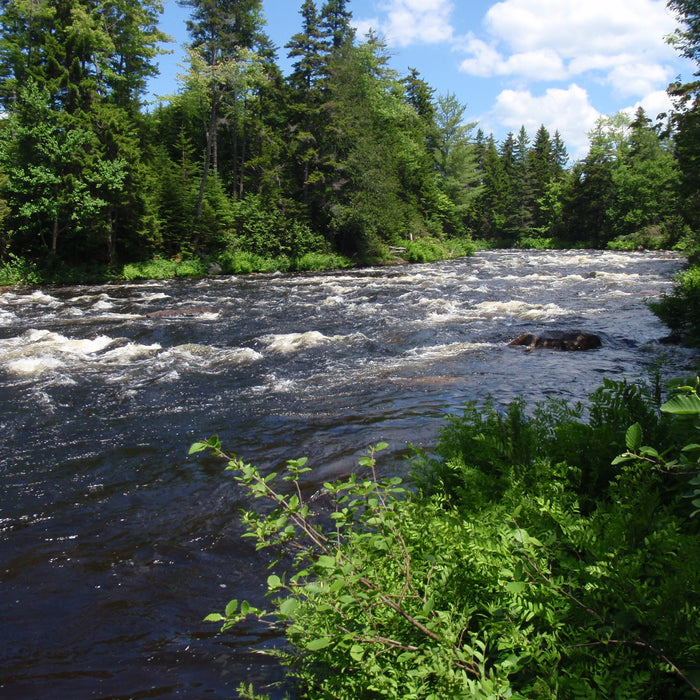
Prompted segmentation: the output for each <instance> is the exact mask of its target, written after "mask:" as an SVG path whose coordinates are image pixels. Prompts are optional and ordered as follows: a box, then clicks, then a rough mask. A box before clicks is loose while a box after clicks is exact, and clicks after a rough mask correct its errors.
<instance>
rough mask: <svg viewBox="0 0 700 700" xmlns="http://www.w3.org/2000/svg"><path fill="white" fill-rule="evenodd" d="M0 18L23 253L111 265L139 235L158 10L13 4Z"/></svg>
mask: <svg viewBox="0 0 700 700" xmlns="http://www.w3.org/2000/svg"><path fill="white" fill-rule="evenodd" d="M1 8H2V17H1V19H2V26H3V33H2V41H1V42H0V99H2V102H3V105H4V107H5V109H6V111H7V113H8V114H9V125H8V126H9V138H7V139H6V140H5V141H4V143H3V153H2V159H3V162H4V163H5V166H6V172H7V173H8V180H7V183H6V188H7V191H8V193H10V195H11V196H10V197H9V199H10V200H11V201H12V212H11V225H13V226H16V227H17V232H18V237H17V241H18V242H19V241H20V240H22V241H24V245H27V246H28V248H29V249H36V246H37V245H38V244H39V242H41V245H43V247H44V248H45V250H47V251H50V253H51V254H52V255H54V256H59V257H63V258H64V259H70V260H71V261H81V260H82V259H85V258H90V259H96V258H98V259H99V258H102V259H106V260H108V261H110V262H112V261H114V259H115V256H116V241H117V239H118V238H120V237H122V236H124V235H126V236H129V235H132V234H131V233H130V232H133V231H135V230H139V229H140V227H141V222H140V221H135V220H134V216H135V215H137V213H138V212H140V211H142V210H143V207H142V204H143V201H142V196H141V194H140V191H139V189H140V188H139V186H138V182H139V180H138V173H139V169H140V164H141V157H142V151H141V143H140V141H141V134H140V133H139V128H140V118H139V114H138V113H139V106H140V102H139V100H140V98H141V96H142V94H143V91H144V89H145V80H146V78H147V77H148V76H149V75H152V74H153V73H154V72H155V68H154V66H153V65H152V59H153V58H154V56H155V53H156V50H157V49H156V45H157V43H158V42H159V41H161V40H162V39H163V35H162V33H161V32H160V31H158V29H157V28H156V26H155V22H156V15H157V13H158V12H159V8H160V5H159V4H158V3H156V2H152V1H151V0H148V1H146V2H143V3H139V2H134V3H129V4H127V5H123V6H122V5H119V4H118V3H117V2H116V0H115V1H114V2H112V1H100V0H6V1H5V2H3V3H2V5H1ZM127 35H128V40H127ZM127 74H128V75H127ZM42 100H43V103H42ZM38 172H40V173H41V176H40V177H38V178H36V177H35V176H34V173H38ZM50 192H53V196H54V198H55V202H54V203H51V202H50V201H49V200H48V199H47V198H50V194H49V193H50ZM36 207H38V209H36V216H28V213H29V212H30V211H32V210H33V209H34V208H36ZM47 231H49V232H50V236H48V237H47V236H46V232H47Z"/></svg>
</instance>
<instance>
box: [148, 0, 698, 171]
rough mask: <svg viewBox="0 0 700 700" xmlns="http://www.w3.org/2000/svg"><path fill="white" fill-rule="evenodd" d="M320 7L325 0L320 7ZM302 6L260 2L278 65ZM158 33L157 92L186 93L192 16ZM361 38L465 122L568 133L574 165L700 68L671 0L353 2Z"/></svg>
mask: <svg viewBox="0 0 700 700" xmlns="http://www.w3.org/2000/svg"><path fill="white" fill-rule="evenodd" d="M322 4H323V0H317V5H318V6H319V7H320V6H321V5H322ZM301 5H302V0H263V9H264V15H265V18H266V20H267V27H266V31H267V34H268V36H269V37H270V39H271V40H272V42H273V43H274V44H275V45H276V46H277V47H278V65H279V66H280V68H281V69H282V71H283V73H284V74H285V75H286V74H288V73H289V69H290V63H289V61H288V59H287V55H286V54H287V51H286V49H284V45H285V44H286V43H287V42H288V41H289V39H290V38H291V37H292V35H293V34H295V33H296V32H299V31H301V15H300V14H299V9H300V8H301ZM164 8H165V9H164V13H163V16H162V21H161V25H160V26H161V29H163V31H165V32H166V33H167V34H169V35H170V36H171V37H172V38H173V39H175V42H174V43H172V44H170V45H169V48H170V49H172V50H173V53H172V54H170V55H168V56H162V57H160V59H159V69H160V73H161V75H160V76H159V78H157V79H155V80H153V81H152V82H151V84H150V86H149V89H150V93H151V96H153V95H167V94H172V93H175V92H177V89H178V84H177V79H176V76H177V74H178V73H182V72H183V68H182V67H181V66H182V63H183V59H182V46H183V45H184V44H185V43H186V42H187V41H188V40H189V38H188V35H187V31H186V27H185V21H186V19H187V16H188V11H187V10H186V9H185V8H182V7H180V6H179V5H178V4H177V0H165V2H164ZM348 9H349V10H350V11H351V12H352V15H353V25H354V26H355V28H356V30H357V36H358V38H362V37H364V36H366V33H367V31H368V30H369V29H370V28H371V29H372V30H374V32H375V33H377V34H378V35H379V36H380V37H382V38H383V39H384V41H385V42H386V43H387V46H388V50H389V53H390V54H391V61H390V65H391V67H392V68H394V69H395V70H396V71H398V72H399V74H400V75H401V76H403V75H406V74H407V73H408V72H409V68H415V69H416V70H418V72H419V73H420V76H421V77H422V78H423V80H425V81H426V82H427V83H428V84H429V85H430V86H431V87H432V88H434V90H435V94H436V95H447V94H454V95H455V96H456V97H457V99H458V100H459V101H460V102H461V103H462V104H463V105H466V109H465V113H464V115H465V121H467V122H477V123H478V127H477V128H480V129H482V130H483V131H484V133H486V134H489V133H492V134H493V135H494V137H495V138H496V139H497V140H498V141H502V140H503V139H504V138H505V137H506V135H507V134H508V132H513V133H514V134H517V132H518V131H519V130H520V127H521V126H525V128H526V130H527V132H528V134H529V135H530V136H531V137H534V135H535V133H536V131H537V129H538V128H539V126H540V125H542V124H544V126H545V127H546V128H547V129H548V131H549V132H550V134H552V135H553V134H554V132H555V131H559V133H560V134H561V136H562V138H563V140H564V142H565V143H566V145H567V149H568V152H569V155H570V157H571V158H572V160H576V159H579V158H582V157H584V156H585V153H586V151H587V148H588V143H589V141H588V137H587V133H588V132H589V131H590V130H591V129H592V128H593V127H594V125H595V122H596V120H597V119H598V118H599V117H600V116H602V115H611V114H615V113H616V112H619V111H621V110H629V111H631V112H634V111H635V110H636V109H637V107H638V106H640V105H641V106H642V107H643V108H644V109H645V111H646V113H647V115H648V116H650V117H652V118H655V117H656V115H657V114H659V113H661V112H666V111H668V110H669V108H670V102H669V100H668V97H667V95H666V87H667V86H668V84H669V83H670V82H672V81H674V80H675V79H676V78H677V77H678V76H680V77H681V79H682V80H683V81H689V80H691V79H692V77H693V73H694V71H695V70H696V69H697V66H695V64H693V63H692V62H690V61H688V60H686V59H682V58H681V57H679V55H678V53H677V51H676V50H675V49H674V48H673V47H671V46H669V45H668V43H667V41H666V37H667V36H668V35H670V34H672V33H673V31H674V30H675V29H676V27H677V26H678V24H677V21H676V19H675V17H674V16H673V14H672V13H671V12H670V11H669V10H668V9H667V8H666V0H501V1H500V2H491V1H489V0H351V1H350V2H349V3H348Z"/></svg>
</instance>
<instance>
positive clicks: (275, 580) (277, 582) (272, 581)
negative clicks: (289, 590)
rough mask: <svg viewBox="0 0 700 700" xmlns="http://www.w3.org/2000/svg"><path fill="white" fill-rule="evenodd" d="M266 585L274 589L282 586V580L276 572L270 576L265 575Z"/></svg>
mask: <svg viewBox="0 0 700 700" xmlns="http://www.w3.org/2000/svg"><path fill="white" fill-rule="evenodd" d="M267 587H268V588H269V589H270V590H271V591H275V590H277V589H278V588H282V580H281V579H280V577H279V576H277V575H276V574H272V575H271V576H268V577H267Z"/></svg>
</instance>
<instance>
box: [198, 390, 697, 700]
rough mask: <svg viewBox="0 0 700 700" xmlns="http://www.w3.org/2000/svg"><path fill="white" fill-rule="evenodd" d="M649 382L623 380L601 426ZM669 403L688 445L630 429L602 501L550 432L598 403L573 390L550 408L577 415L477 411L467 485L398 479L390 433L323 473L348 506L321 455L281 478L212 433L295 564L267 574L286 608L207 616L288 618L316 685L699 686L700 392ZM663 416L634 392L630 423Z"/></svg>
mask: <svg viewBox="0 0 700 700" xmlns="http://www.w3.org/2000/svg"><path fill="white" fill-rule="evenodd" d="M686 391H688V390H687V389H686ZM644 395H645V394H644V392H641V393H639V394H636V393H635V392H634V391H633V390H630V389H629V385H624V386H620V385H617V386H614V385H612V384H608V385H606V386H604V387H603V388H602V389H601V392H600V393H599V394H598V395H597V396H595V397H594V404H593V406H592V407H591V411H590V414H591V416H592V422H593V423H596V422H600V421H603V420H605V419H606V416H607V417H609V416H610V415H611V412H612V411H613V409H614V407H615V406H618V405H619V402H620V401H621V400H622V397H625V396H626V397H628V398H630V397H631V399H632V404H637V403H638V399H640V400H641V399H642V398H643V396H644ZM663 410H665V411H666V412H667V413H672V414H673V413H675V414H679V413H681V414H683V413H685V414H687V415H688V417H689V418H690V419H691V422H688V421H686V423H685V427H684V428H683V430H681V431H680V432H678V431H676V432H673V431H671V433H672V434H673V435H675V436H676V438H677V437H678V435H680V434H683V435H685V438H684V439H687V440H689V441H690V442H689V443H688V446H686V447H684V448H682V445H681V446H680V447H679V446H677V445H674V446H673V447H669V450H672V451H673V456H675V458H672V455H671V454H670V453H669V454H666V456H664V457H662V456H661V454H660V451H657V450H654V449H652V448H649V447H643V446H642V445H643V444H644V443H643V441H642V438H643V435H644V431H643V428H642V423H641V422H638V423H635V424H633V425H632V426H631V427H628V428H627V430H626V431H625V433H624V435H623V444H624V447H623V450H626V451H624V452H623V454H621V455H620V456H619V457H617V458H615V459H613V460H612V461H613V463H614V466H615V467H616V468H615V470H614V472H612V473H611V479H610V481H609V482H608V483H607V484H606V485H605V486H603V485H602V484H601V485H600V494H599V498H598V499H597V500H596V502H595V504H594V505H593V506H592V507H590V508H589V509H588V512H587V513H584V512H582V510H581V508H580V507H579V499H578V489H579V483H578V478H577V474H578V472H579V471H580V470H579V469H578V468H576V467H574V466H571V465H570V464H569V463H568V462H569V461H571V464H575V462H576V460H577V458H578V455H576V454H569V455H566V456H565V457H568V459H567V460H566V461H557V462H555V461H553V460H551V459H549V457H548V456H547V454H546V451H547V447H546V446H543V445H542V444H540V438H542V437H544V438H545V442H546V443H547V445H549V447H551V446H552V444H553V441H556V440H557V435H560V433H561V430H560V428H561V429H564V430H570V428H571V423H572V421H573V422H576V421H574V418H575V417H576V416H577V415H578V413H579V411H580V409H579V408H576V409H570V408H568V407H565V406H564V405H563V404H559V405H558V406H557V408H556V409H555V410H554V411H553V413H552V414H551V415H556V416H558V417H559V418H560V419H561V420H562V421H563V425H562V426H560V425H559V423H558V421H556V420H555V421H554V422H552V418H551V415H550V414H546V415H540V416H536V417H532V418H530V417H528V416H527V415H526V413H525V404H524V403H523V402H522V401H517V402H514V403H513V404H511V406H510V407H509V409H508V410H507V411H506V412H505V413H504V414H500V413H499V412H498V411H496V409H495V407H493V405H492V404H490V405H489V406H487V407H486V409H485V411H484V414H483V415H482V414H480V413H479V411H478V410H477V409H476V407H474V406H473V405H470V406H468V407H467V411H466V412H465V416H464V417H462V418H461V419H453V420H452V422H451V424H448V426H447V427H446V429H445V431H444V432H443V434H442V435H441V445H440V451H441V452H443V453H444V458H443V459H444V462H445V463H446V466H444V467H443V472H442V474H443V475H444V474H449V472H450V471H456V472H457V479H456V482H449V481H448V480H444V479H442V475H438V476H437V478H436V479H435V480H434V481H433V485H434V486H435V485H437V486H438V487H437V488H433V489H432V493H426V492H421V491H418V492H416V491H415V490H414V489H406V488H405V487H404V485H403V484H402V483H401V480H400V479H398V478H391V479H380V478H379V477H378V475H377V463H376V455H377V452H379V451H380V450H382V449H383V448H384V447H386V445H385V444H379V445H377V446H376V447H375V448H372V449H371V450H370V453H369V455H368V456H367V457H365V458H363V459H362V460H360V469H361V475H360V476H356V475H353V476H351V477H349V478H348V479H345V480H343V481H339V482H336V483H326V484H324V490H325V492H326V494H327V497H328V499H329V501H330V502H331V503H332V504H333V505H332V506H331V507H330V509H329V511H328V512H327V513H326V514H325V517H320V515H316V514H315V513H314V512H313V511H312V509H311V508H310V506H309V504H307V503H305V502H304V498H303V490H302V486H301V482H302V480H303V478H304V475H305V474H306V473H307V472H308V471H309V470H310V468H309V467H308V466H306V464H307V463H306V460H305V459H301V460H293V461H290V462H288V463H287V465H286V467H285V469H284V471H283V472H281V473H280V474H275V473H272V474H267V475H263V474H261V473H260V472H259V470H257V469H255V468H254V467H252V466H250V465H248V464H245V463H244V462H243V461H241V460H239V459H236V458H230V457H227V456H226V455H224V453H223V452H222V451H221V445H220V443H219V441H218V439H216V438H211V439H210V440H208V441H207V442H201V443H196V444H194V445H193V446H192V448H191V450H190V452H191V453H198V452H201V451H203V450H206V449H210V450H213V451H214V452H215V453H216V454H217V455H219V456H221V457H223V458H225V459H227V460H229V466H228V469H230V470H232V471H233V473H234V475H235V479H236V481H237V482H238V483H239V484H240V485H241V486H242V487H244V488H245V489H247V490H248V491H249V492H250V494H251V495H252V496H254V497H256V498H262V499H264V500H267V501H269V502H270V503H271V504H272V506H273V508H272V510H271V509H270V508H269V507H267V508H263V509H260V510H249V511H247V512H246V513H245V514H244V522H245V523H246V526H247V530H248V531H247V536H250V537H253V538H255V539H256V541H257V546H258V548H259V549H265V548H273V550H274V551H276V552H277V553H278V556H279V557H280V558H282V559H285V563H284V565H283V566H282V567H281V569H280V570H279V573H273V574H271V575H270V576H269V578H268V581H267V583H268V588H269V592H270V595H271V596H272V603H273V609H272V610H271V611H269V612H268V611H265V610H261V609H255V608H253V607H251V606H250V605H249V604H248V603H246V602H245V601H243V602H239V601H238V600H234V601H231V602H230V603H229V604H228V605H227V606H226V609H225V610H224V612H223V613H212V614H210V615H208V616H207V620H210V621H213V622H217V623H219V624H221V627H222V630H226V629H228V628H230V627H231V626H233V625H235V624H237V623H238V622H239V621H241V620H243V619H245V618H246V617H248V616H249V615H255V616H257V617H258V619H260V620H262V621H264V622H267V623H268V624H270V625H273V626H274V625H278V624H280V623H281V624H283V625H284V626H285V629H286V631H287V638H288V641H289V643H290V644H291V648H284V649H280V650H277V651H276V652H274V653H276V654H277V655H278V656H280V657H281V658H282V659H283V660H284V661H285V662H286V663H287V664H288V665H289V668H290V673H291V675H292V677H294V678H296V679H297V680H298V687H297V692H296V693H295V697H300V698H331V697H332V698H340V699H347V700H350V699H352V700H356V699H360V700H362V699H364V698H380V697H386V698H397V697H401V698H423V699H425V700H428V699H431V700H433V699H435V700H437V699H438V698H457V699H458V698H465V699H466V698H484V699H485V698H508V697H511V698H562V699H566V700H568V699H569V698H571V699H573V698H612V697H615V698H623V699H627V698H629V699H630V700H632V699H636V698H642V697H643V698H649V699H652V700H655V699H658V700H663V699H665V698H670V697H673V698H686V697H697V695H699V694H700V689H698V685H699V683H700V615H699V614H698V613H700V597H699V596H698V594H697V581H698V580H700V537H699V535H700V518H696V517H694V514H693V513H692V512H691V509H692V508H694V507H699V508H700V488H698V484H700V479H699V478H698V476H697V472H698V467H699V465H700V462H698V457H699V456H700V447H698V445H697V444H695V443H696V442H697V435H698V431H699V430H700V427H699V426H698V424H697V421H696V420H695V419H696V418H697V416H698V415H700V397H698V395H697V389H696V390H695V391H690V392H689V393H687V394H685V395H681V396H679V397H678V398H675V399H672V401H670V402H668V403H667V404H666V405H665V406H664V407H663ZM596 411H597V417H596ZM653 412H654V410H653V404H652V406H651V407H648V406H647V407H641V406H639V405H633V406H632V407H631V408H630V409H629V411H628V413H627V415H626V416H625V417H628V416H629V414H632V413H634V414H639V415H640V416H641V419H642V421H650V415H651V413H653ZM625 417H621V418H620V421H622V420H624V418H625ZM579 424H580V423H579ZM651 427H652V430H654V429H656V428H655V426H654V425H653V422H652V423H651ZM671 433H669V434H671ZM595 435H600V436H602V435H603V434H602V433H595V432H594V433H590V434H589V435H588V438H589V439H590V438H593V437H594V436H595ZM601 439H602V438H601ZM567 444H568V445H570V444H571V443H567ZM616 445H617V443H616ZM611 448H612V446H611ZM681 448H682V449H681ZM467 449H468V450H469V452H470V454H469V455H467V454H465V450H467ZM566 449H568V447H567V448H566ZM615 449H617V448H616V447H615ZM450 461H451V462H452V466H449V465H447V463H448V462H450ZM439 462H440V460H439V459H438V458H431V460H429V464H430V465H431V466H432V468H436V466H435V465H436V464H438V463H439ZM467 465H471V466H467ZM424 466H425V465H424ZM467 472H476V476H474V474H473V473H469V474H467V475H466V477H465V474H466V473H467ZM424 476H425V475H424ZM467 482H469V484H471V485H473V486H474V490H476V491H477V492H479V494H480V495H479V497H478V498H475V497H474V496H473V495H472V493H471V492H470V489H469V488H467V486H468V485H469V484H467ZM454 483H457V484H458V487H457V488H455V487H454ZM693 486H695V490H694V491H693V490H691V491H689V489H691V487H693ZM688 495H690V498H692V499H694V500H693V502H692V504H691V503H690V502H689V499H688V498H686V496H688ZM283 572H284V573H283ZM240 692H241V694H242V696H244V697H259V696H254V694H253V693H254V690H253V689H252V688H250V687H248V688H247V689H246V688H241V689H240Z"/></svg>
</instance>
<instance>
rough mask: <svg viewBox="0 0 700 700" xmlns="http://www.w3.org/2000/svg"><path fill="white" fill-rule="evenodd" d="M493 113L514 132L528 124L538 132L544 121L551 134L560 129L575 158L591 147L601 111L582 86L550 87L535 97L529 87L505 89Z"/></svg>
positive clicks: (531, 131)
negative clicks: (591, 137)
mask: <svg viewBox="0 0 700 700" xmlns="http://www.w3.org/2000/svg"><path fill="white" fill-rule="evenodd" d="M492 116H493V118H495V120H496V121H498V123H500V124H502V125H503V126H505V127H506V128H508V129H510V130H511V131H513V132H517V131H518V130H519V129H520V127H521V126H524V127H525V129H526V130H527V132H528V134H529V135H530V136H531V137H532V136H534V135H535V133H536V131H537V129H539V127H540V125H542V124H544V125H545V127H546V128H547V130H548V131H549V132H550V134H551V135H553V134H554V132H555V131H559V134H560V135H561V137H562V139H563V140H564V142H565V143H566V144H567V147H568V150H569V156H570V157H571V158H572V159H574V160H575V159H578V158H580V157H582V156H583V155H584V154H585V152H586V151H587V149H588V136H587V134H588V132H589V131H590V130H591V129H592V128H593V126H594V125H595V122H596V120H597V119H598V118H599V117H600V113H599V112H598V111H597V110H596V109H595V108H594V107H593V106H592V105H591V103H590V100H589V97H588V92H587V91H586V90H584V89H583V88H581V87H579V86H578V85H575V84H574V85H571V86H569V88H568V89H566V90H562V89H559V88H550V89H548V90H546V91H545V93H544V94H543V95H540V96H535V95H533V94H532V93H531V92H530V91H529V90H503V91H502V92H501V93H500V94H499V95H498V97H497V98H496V103H495V105H494V108H493V110H492Z"/></svg>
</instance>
